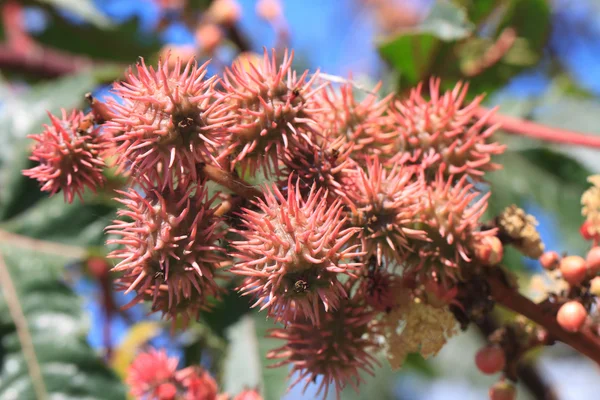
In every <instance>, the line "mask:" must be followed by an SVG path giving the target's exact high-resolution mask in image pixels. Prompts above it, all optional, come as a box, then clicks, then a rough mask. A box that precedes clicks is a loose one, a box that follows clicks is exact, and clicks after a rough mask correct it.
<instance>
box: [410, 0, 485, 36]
mask: <svg viewBox="0 0 600 400" xmlns="http://www.w3.org/2000/svg"><path fill="white" fill-rule="evenodd" d="M474 28H475V26H474V25H473V24H472V23H471V22H470V21H469V20H468V19H467V13H466V12H465V10H464V9H463V8H462V7H458V6H456V5H454V4H452V3H450V2H446V1H438V2H436V3H435V5H434V6H433V7H432V8H431V11H430V12H429V14H428V15H427V17H425V19H424V20H423V21H422V22H421V24H419V26H418V27H417V28H416V29H415V32H419V33H430V34H432V35H434V36H435V37H437V38H439V39H441V40H445V41H453V40H459V39H464V38H466V37H467V36H469V35H470V34H471V32H473V29H474Z"/></svg>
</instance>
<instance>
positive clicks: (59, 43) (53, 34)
mask: <svg viewBox="0 0 600 400" xmlns="http://www.w3.org/2000/svg"><path fill="white" fill-rule="evenodd" d="M73 38H77V40H73ZM36 40H37V41H39V42H40V43H43V44H45V45H47V46H50V47H54V48H57V49H62V50H65V51H68V52H70V53H73V54H79V55H85V56H87V57H90V58H91V59H93V60H97V61H115V62H124V63H126V64H130V63H134V62H135V61H136V60H137V59H138V57H148V56H151V55H153V54H155V53H156V52H157V51H158V50H159V49H160V42H159V40H158V37H157V36H156V34H155V33H154V32H143V31H142V30H141V29H140V26H139V22H138V21H137V20H136V19H131V20H129V21H127V22H125V23H122V24H119V25H116V26H114V27H112V28H111V29H101V28H99V27H97V26H92V25H73V24H71V23H69V22H68V21H65V20H64V19H63V18H61V17H60V16H59V15H54V18H52V19H51V21H50V25H49V26H48V28H47V29H46V30H44V31H43V32H42V33H41V34H40V35H39V36H37V37H36ZM123 70H125V68H123Z"/></svg>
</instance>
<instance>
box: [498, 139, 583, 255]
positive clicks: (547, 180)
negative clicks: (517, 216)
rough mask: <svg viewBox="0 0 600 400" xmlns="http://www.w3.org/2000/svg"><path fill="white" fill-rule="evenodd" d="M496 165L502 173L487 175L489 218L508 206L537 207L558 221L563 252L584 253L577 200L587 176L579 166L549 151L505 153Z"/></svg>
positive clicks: (532, 150) (533, 150)
mask: <svg viewBox="0 0 600 400" xmlns="http://www.w3.org/2000/svg"><path fill="white" fill-rule="evenodd" d="M496 161H497V162H499V163H500V164H502V165H503V167H504V168H503V169H502V170H500V171H497V172H494V173H491V174H489V181H490V183H491V187H492V197H491V199H490V202H489V207H490V209H489V213H490V215H497V214H498V213H499V212H501V211H502V209H503V208H504V207H506V206H509V205H510V204H513V203H516V204H519V205H523V204H524V203H525V202H527V201H532V202H535V203H537V204H538V205H539V206H541V207H542V208H544V209H545V210H546V211H548V212H550V213H551V214H552V215H554V216H555V217H556V219H557V222H558V225H559V226H560V228H561V229H560V231H561V234H562V237H561V239H563V241H564V242H563V243H564V246H565V247H564V249H556V250H565V249H569V250H574V251H577V250H583V248H584V247H585V243H583V241H582V239H581V237H580V235H579V226H580V225H581V222H582V220H583V219H582V217H581V205H580V198H581V194H582V193H583V191H584V190H585V189H586V188H587V187H588V184H587V182H586V178H587V176H588V175H590V172H589V171H588V170H587V169H586V168H584V167H583V166H582V165H581V164H580V163H578V162H577V161H576V160H573V159H572V158H570V157H568V156H565V155H563V154H560V153H557V152H554V151H552V150H549V149H530V150H515V151H507V152H506V153H505V154H503V155H502V156H499V157H497V158H496Z"/></svg>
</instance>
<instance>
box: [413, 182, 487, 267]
mask: <svg viewBox="0 0 600 400" xmlns="http://www.w3.org/2000/svg"><path fill="white" fill-rule="evenodd" d="M488 197H489V193H487V194H484V195H482V194H481V193H478V192H476V191H475V190H474V188H473V185H472V184H470V183H468V182H467V176H463V177H462V178H460V179H459V180H458V181H457V180H456V179H455V178H454V177H452V176H450V177H449V178H447V179H446V178H445V174H444V173H443V172H442V171H440V172H438V174H437V177H436V179H435V181H433V182H432V183H431V184H429V185H428V186H427V188H426V190H425V191H424V192H423V194H422V195H421V198H420V199H419V201H418V204H419V210H417V212H416V214H415V215H416V221H418V223H419V225H418V226H419V227H420V228H421V229H422V230H424V231H425V232H426V234H427V241H420V242H414V247H415V252H414V253H413V254H412V255H411V259H410V260H408V264H409V265H410V266H411V267H412V268H415V269H419V268H421V267H426V268H425V270H423V272H426V271H429V270H432V268H433V270H436V271H439V273H440V274H441V276H442V277H453V276H454V275H455V273H463V272H466V270H465V271H461V269H460V268H459V266H460V265H464V264H465V263H470V262H471V261H472V259H473V253H474V251H473V249H472V247H473V246H474V245H475V244H476V243H481V241H482V240H483V238H484V237H486V236H496V234H497V231H496V230H494V229H490V230H486V231H479V219H480V218H481V216H482V215H483V213H484V212H485V209H486V208H487V200H488Z"/></svg>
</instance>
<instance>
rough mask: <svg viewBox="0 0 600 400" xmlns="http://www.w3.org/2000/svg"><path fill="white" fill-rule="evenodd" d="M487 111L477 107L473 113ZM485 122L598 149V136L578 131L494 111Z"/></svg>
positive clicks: (518, 131)
mask: <svg viewBox="0 0 600 400" xmlns="http://www.w3.org/2000/svg"><path fill="white" fill-rule="evenodd" d="M489 112H490V110H489V109H487V108H484V107H479V108H478V109H477V111H476V113H475V115H476V117H477V118H482V117H484V116H485V115H487V114H488V113H489ZM485 123H486V125H499V126H500V128H501V129H502V130H503V131H506V132H508V133H512V134H516V135H520V136H525V137H530V138H532V139H539V140H543V141H546V142H552V143H561V144H568V145H574V146H585V147H593V148H597V149H600V136H593V135H585V134H582V133H580V132H575V131H569V130H564V129H559V128H551V127H548V126H544V125H541V124H537V123H535V122H531V121H526V120H524V119H519V118H514V117H508V116H506V115H502V114H496V113H492V114H491V115H490V116H488V117H487V119H486V122H485Z"/></svg>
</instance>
